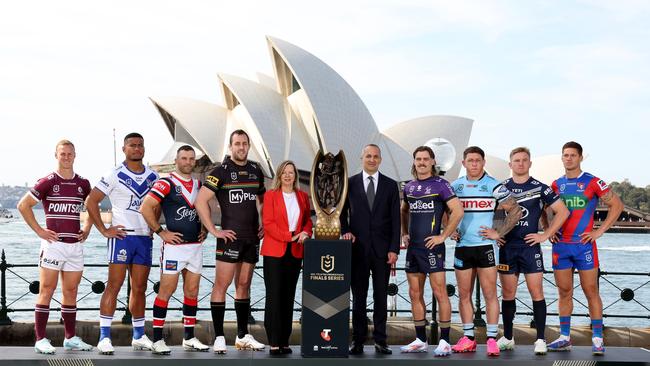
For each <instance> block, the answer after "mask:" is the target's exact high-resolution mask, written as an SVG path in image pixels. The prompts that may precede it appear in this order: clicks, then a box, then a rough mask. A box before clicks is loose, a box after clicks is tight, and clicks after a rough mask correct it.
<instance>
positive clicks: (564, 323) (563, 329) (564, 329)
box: [560, 315, 571, 337]
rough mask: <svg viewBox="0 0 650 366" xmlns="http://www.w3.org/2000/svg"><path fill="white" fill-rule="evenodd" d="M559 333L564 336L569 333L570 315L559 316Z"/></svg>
mask: <svg viewBox="0 0 650 366" xmlns="http://www.w3.org/2000/svg"><path fill="white" fill-rule="evenodd" d="M560 334H561V335H563V336H565V337H568V336H570V335H571V315H569V316H560Z"/></svg>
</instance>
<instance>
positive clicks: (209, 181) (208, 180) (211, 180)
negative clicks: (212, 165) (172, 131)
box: [205, 175, 219, 188]
mask: <svg viewBox="0 0 650 366" xmlns="http://www.w3.org/2000/svg"><path fill="white" fill-rule="evenodd" d="M205 184H206V185H210V186H213V187H215V188H216V187H217V186H218V185H219V178H217V177H215V176H212V175H208V176H207V177H205Z"/></svg>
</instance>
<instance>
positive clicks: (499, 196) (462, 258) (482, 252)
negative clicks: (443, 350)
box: [452, 146, 522, 356]
mask: <svg viewBox="0 0 650 366" xmlns="http://www.w3.org/2000/svg"><path fill="white" fill-rule="evenodd" d="M463 166H464V167H465V170H466V172H467V175H466V176H464V177H461V178H458V179H457V180H455V181H454V182H453V183H452V187H453V188H454V191H455V193H456V196H458V198H460V201H461V202H462V204H463V208H464V210H465V216H464V217H463V220H462V221H461V223H460V230H459V231H460V233H459V235H456V236H455V237H456V238H457V239H459V241H458V244H457V245H456V249H455V252H454V269H455V273H456V282H457V283H458V296H459V312H460V317H461V320H462V322H463V334H464V335H463V337H462V338H461V339H460V340H459V341H458V343H456V345H455V346H454V347H452V350H453V351H454V352H475V351H476V340H475V339H474V323H473V320H472V314H473V307H472V298H471V296H472V291H473V289H474V279H475V277H476V275H478V280H479V284H480V286H481V291H482V292H483V298H484V299H485V304H486V315H487V354H488V356H498V355H499V346H498V345H497V342H496V336H497V332H498V323H499V301H498V299H497V285H496V282H497V268H496V258H495V249H496V248H495V241H496V240H498V239H500V238H503V237H504V236H505V235H506V234H507V233H508V232H510V230H512V228H514V227H515V225H516V224H517V222H519V219H520V218H521V215H522V213H521V208H520V207H519V205H518V204H517V201H515V199H514V197H513V196H512V194H511V193H510V191H509V190H508V189H507V188H506V187H505V186H504V185H503V184H501V183H499V182H498V181H497V180H496V179H494V178H492V177H491V176H489V175H488V174H487V173H486V172H485V170H484V167H485V153H484V152H483V150H482V149H481V148H479V147H477V146H470V147H468V148H466V149H465V151H464V152H463ZM495 209H500V210H504V211H506V213H507V215H506V218H505V219H504V220H503V223H502V224H501V225H500V226H499V227H497V228H496V229H495V228H492V226H493V218H494V212H495ZM479 310H480V309H477V311H479Z"/></svg>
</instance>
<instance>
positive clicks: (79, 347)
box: [63, 336, 93, 351]
mask: <svg viewBox="0 0 650 366" xmlns="http://www.w3.org/2000/svg"><path fill="white" fill-rule="evenodd" d="M63 348H64V349H65V350H66V351H92V349H93V346H91V345H89V344H88V343H86V342H84V341H82V340H81V338H79V337H78V336H74V337H72V338H65V339H64V340H63Z"/></svg>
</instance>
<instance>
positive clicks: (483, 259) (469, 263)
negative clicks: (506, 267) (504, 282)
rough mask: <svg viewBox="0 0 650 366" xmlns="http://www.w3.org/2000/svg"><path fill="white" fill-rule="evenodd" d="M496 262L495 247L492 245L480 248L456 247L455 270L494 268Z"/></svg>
mask: <svg viewBox="0 0 650 366" xmlns="http://www.w3.org/2000/svg"><path fill="white" fill-rule="evenodd" d="M495 260H496V258H494V247H493V246H492V245H491V244H490V245H481V246H478V247H456V250H455V252H454V268H455V269H472V268H489V267H494V266H495V265H496V261H495Z"/></svg>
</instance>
